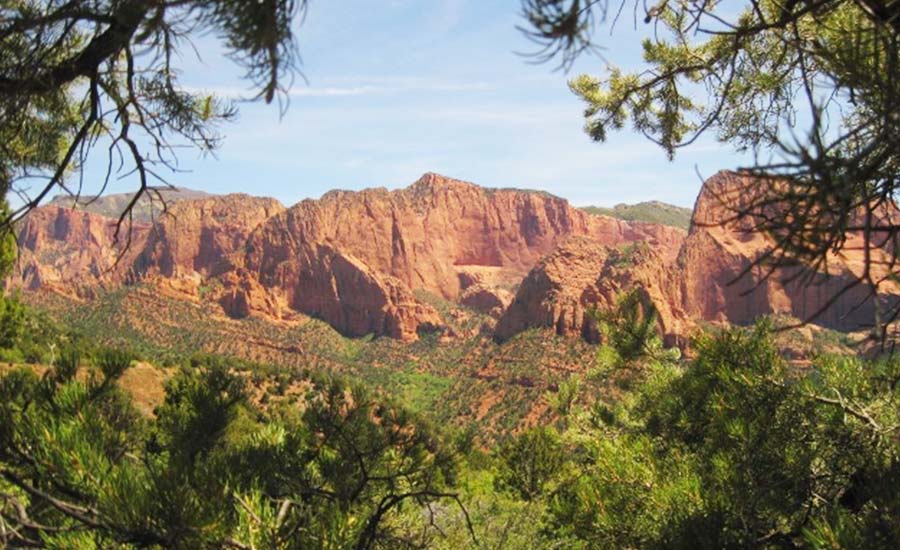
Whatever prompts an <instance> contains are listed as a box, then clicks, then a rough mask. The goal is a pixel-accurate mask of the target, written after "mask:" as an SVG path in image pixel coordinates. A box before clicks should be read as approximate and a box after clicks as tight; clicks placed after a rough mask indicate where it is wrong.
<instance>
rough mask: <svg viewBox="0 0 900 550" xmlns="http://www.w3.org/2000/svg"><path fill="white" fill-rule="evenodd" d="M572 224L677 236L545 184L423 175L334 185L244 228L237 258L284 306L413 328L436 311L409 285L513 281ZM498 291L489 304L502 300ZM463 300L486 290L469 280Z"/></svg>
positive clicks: (674, 241) (356, 326)
mask: <svg viewBox="0 0 900 550" xmlns="http://www.w3.org/2000/svg"><path fill="white" fill-rule="evenodd" d="M570 235H590V236H592V237H593V238H594V239H596V240H597V242H599V243H603V244H620V243H627V242H632V241H636V240H641V241H646V242H648V243H653V244H654V245H655V246H657V247H660V248H661V249H665V248H667V247H669V250H675V249H677V248H678V245H680V242H681V240H682V239H683V238H684V232H683V231H680V230H678V229H675V228H669V227H663V226H657V225H653V224H637V223H635V224H631V223H627V222H622V221H619V220H613V219H611V218H607V217H604V216H591V215H589V214H586V213H584V212H581V211H579V210H577V209H575V208H573V207H571V206H570V205H569V204H568V203H567V202H566V201H564V200H562V199H559V198H556V197H553V196H551V195H548V194H545V193H535V192H524V191H515V190H488V189H483V188H481V187H478V186H476V185H473V184H471V183H465V182H462V181H458V180H453V179H449V178H445V177H442V176H439V175H436V174H426V175H424V176H423V177H422V178H420V179H419V180H418V181H417V182H416V183H414V184H413V185H411V186H410V187H407V188H406V189H402V190H399V191H393V192H391V191H387V190H385V189H370V190H366V191H362V192H358V193H357V192H344V191H332V192H330V193H328V194H326V195H325V196H323V197H322V198H321V199H320V200H306V201H303V202H301V203H299V204H297V205H296V206H294V207H292V208H290V209H288V210H286V211H285V212H282V213H281V214H278V215H276V216H273V217H272V218H270V219H269V220H267V221H266V222H265V223H264V224H263V225H262V226H260V227H259V228H258V229H257V230H256V231H254V233H253V234H252V235H251V236H250V238H249V240H248V242H247V246H246V251H247V253H246V255H245V257H244V259H243V266H244V267H245V268H246V270H247V271H248V272H249V274H250V276H251V277H252V278H254V279H256V280H258V281H259V282H260V284H261V285H262V286H263V287H264V288H266V289H268V290H269V291H270V292H272V293H273V294H274V295H277V296H281V297H283V299H284V301H285V302H286V303H288V304H289V305H290V307H291V308H293V309H296V310H298V311H302V312H304V313H309V314H312V315H315V316H319V317H321V318H323V319H326V320H328V322H330V323H331V324H332V325H333V326H335V327H337V328H338V329H339V330H341V331H343V332H345V333H348V334H360V333H365V331H374V332H375V333H376V334H389V335H394V336H398V337H401V338H410V337H412V335H414V334H415V333H417V332H418V331H420V330H422V329H430V328H432V327H433V326H434V324H435V321H436V314H435V312H434V310H433V309H432V308H430V307H428V306H426V305H424V304H421V303H419V302H417V301H416V300H415V299H414V298H413V297H412V292H411V290H412V289H421V290H426V291H429V292H431V293H433V294H436V295H439V296H442V297H444V298H445V299H448V300H458V299H460V293H461V291H462V289H463V287H464V286H471V285H473V284H475V283H476V282H478V281H484V282H485V283H486V284H487V286H494V287H496V286H499V284H508V285H510V286H511V285H513V284H515V283H516V282H518V280H520V279H521V277H522V276H524V275H525V274H526V273H527V272H528V270H529V269H531V267H532V266H533V265H534V264H535V263H536V262H537V261H538V260H539V259H540V258H541V257H542V256H544V255H545V254H547V253H549V252H550V251H552V250H553V249H554V248H555V246H556V245H557V244H558V243H559V242H561V241H562V240H563V239H564V238H566V237H568V236H570ZM671 254H672V256H673V257H674V252H672V253H671ZM373 296H374V297H373ZM501 296H502V294H501V293H498V294H497V295H496V296H495V298H496V300H497V303H494V304H492V305H491V307H490V308H489V309H488V312H490V311H491V310H494V309H496V308H497V307H502V306H503V301H504V298H503V297H501ZM467 299H468V300H475V302H481V303H482V305H487V304H486V303H485V302H484V301H485V300H487V299H488V298H487V297H486V296H485V295H484V294H481V295H480V297H478V298H476V297H475V291H473V292H472V293H470V295H469V296H468V297H467ZM356 302H358V305H357V304H356ZM339 304H340V305H339ZM494 314H495V315H499V311H495V312H494Z"/></svg>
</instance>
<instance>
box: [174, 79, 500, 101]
mask: <svg viewBox="0 0 900 550" xmlns="http://www.w3.org/2000/svg"><path fill="white" fill-rule="evenodd" d="M494 88H495V87H494V85H492V84H490V83H487V82H452V81H446V82H443V81H433V80H426V79H396V80H394V81H391V80H390V79H384V80H383V81H382V82H374V83H368V82H363V83H359V84H356V85H346V86H321V87H317V86H295V87H293V88H291V90H290V91H289V92H288V95H289V96H290V97H305V98H310V97H321V98H329V97H332V98H338V97H352V96H371V95H391V94H415V93H443V92H482V91H490V90H493V89H494ZM185 90H186V91H188V92H191V93H203V94H212V95H215V96H217V97H221V98H225V99H233V100H247V99H252V98H254V97H255V96H256V94H257V93H258V91H255V90H248V89H244V88H240V87H237V86H186V87H185Z"/></svg>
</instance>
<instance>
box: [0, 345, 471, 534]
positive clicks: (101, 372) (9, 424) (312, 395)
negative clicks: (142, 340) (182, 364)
mask: <svg viewBox="0 0 900 550" xmlns="http://www.w3.org/2000/svg"><path fill="white" fill-rule="evenodd" d="M129 363H130V357H129V356H128V355H127V354H124V353H121V352H101V353H98V354H97V355H96V358H95V364H96V365H97V367H98V368H96V369H93V370H90V371H89V372H87V373H85V374H77V373H76V369H77V368H78V358H77V356H69V355H66V356H65V359H64V360H61V361H60V362H59V363H58V365H57V366H56V367H54V368H53V369H51V370H50V371H48V372H47V373H46V375H45V376H43V377H38V376H36V375H35V374H34V373H33V372H32V371H29V370H24V369H22V370H16V371H12V372H10V373H8V374H6V375H5V376H3V377H2V378H0V521H2V529H0V537H2V539H0V545H7V546H10V547H22V546H38V547H46V548H78V549H90V548H98V549H99V548H103V549H106V548H185V549H187V548H191V549H195V548H238V549H241V548H266V549H269V548H283V549H291V548H298V549H299V548H303V549H308V548H322V549H327V548H376V547H390V548H394V547H398V546H401V545H415V544H416V541H417V540H418V539H420V538H421V537H423V536H425V534H426V533H427V532H428V527H429V526H428V523H427V521H426V520H425V511H426V510H430V509H432V508H431V507H432V506H434V504H435V503H441V502H446V503H448V504H449V505H455V502H454V501H455V498H456V495H455V494H454V493H451V492H448V490H447V487H448V485H449V484H450V483H451V482H452V481H453V479H454V475H455V461H454V460H453V457H452V456H451V454H450V453H449V452H447V451H445V450H444V448H443V447H442V445H441V444H440V442H439V441H438V439H437V438H436V437H435V436H434V435H433V434H432V432H431V431H430V430H429V429H428V428H427V426H425V425H424V424H423V423H421V422H417V421H415V419H414V418H412V417H410V416H409V415H408V414H407V413H406V412H405V411H404V410H402V409H400V408H397V407H394V406H391V405H389V404H385V403H383V402H379V401H377V400H374V399H373V398H372V397H371V396H370V395H368V394H367V392H365V391H363V390H361V389H359V388H356V387H352V386H349V385H347V384H345V383H342V382H339V381H335V380H324V379H323V380H312V379H310V380H306V387H307V392H306V395H305V398H304V401H303V403H302V405H301V406H297V405H296V404H295V405H290V406H283V407H278V406H273V407H271V408H270V409H263V408H261V407H259V406H257V405H254V404H253V403H252V402H251V400H250V399H249V398H248V395H247V390H246V388H245V383H244V379H243V378H242V377H241V376H240V375H237V374H235V373H234V372H233V370H231V369H228V368H225V367H223V365H222V364H220V363H221V362H210V363H204V362H202V361H197V362H195V364H194V365H193V366H192V367H191V368H189V369H185V370H183V371H182V372H181V373H179V374H178V375H177V376H175V377H174V378H173V379H172V380H171V381H170V382H169V384H168V386H167V390H166V397H165V401H164V403H163V404H162V405H161V406H159V407H158V408H157V410H156V416H155V418H152V419H149V418H144V417H141V416H140V415H139V414H138V413H137V412H136V410H135V409H134V408H133V406H132V405H131V403H130V399H129V398H128V396H127V395H126V394H125V393H124V392H123V391H122V390H120V389H119V388H118V386H117V385H116V379H117V378H118V377H119V376H121V375H122V374H123V373H124V372H125V370H126V369H127V368H128V366H129ZM404 507H407V508H411V509H417V510H420V512H419V516H420V518H421V521H419V522H418V525H416V526H415V529H413V527H412V526H409V527H408V528H407V527H405V526H404V525H403V524H401V523H399V522H397V521H396V518H397V516H398V512H399V511H400V510H401V509H403V508H404Z"/></svg>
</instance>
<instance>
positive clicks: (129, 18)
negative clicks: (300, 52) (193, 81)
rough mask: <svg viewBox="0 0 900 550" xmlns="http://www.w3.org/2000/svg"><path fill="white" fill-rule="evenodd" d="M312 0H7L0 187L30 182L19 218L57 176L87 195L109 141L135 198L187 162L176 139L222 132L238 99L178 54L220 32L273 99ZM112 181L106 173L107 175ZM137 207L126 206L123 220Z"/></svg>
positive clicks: (188, 141) (197, 142) (204, 141)
mask: <svg viewBox="0 0 900 550" xmlns="http://www.w3.org/2000/svg"><path fill="white" fill-rule="evenodd" d="M305 4H306V3H305V0H259V1H253V2H247V1H244V0H155V1H152V2H150V1H145V0H78V1H57V0H49V1H42V0H2V2H0V196H5V195H6V193H7V192H8V191H10V190H11V191H14V192H17V193H19V194H20V196H21V198H22V202H23V205H22V206H21V207H19V208H18V209H16V210H15V211H14V212H12V213H11V215H6V216H4V219H3V220H0V221H2V222H5V224H8V223H9V222H10V221H12V220H15V219H17V218H19V217H21V216H22V215H24V214H25V213H27V212H28V211H29V210H30V209H31V208H33V207H35V206H36V205H38V204H39V203H40V201H41V200H42V199H43V198H45V197H46V196H47V195H48V193H50V192H51V191H52V190H54V189H55V188H61V189H62V190H63V191H64V192H66V193H69V194H71V195H73V196H77V195H79V194H80V191H81V183H82V182H81V179H80V174H81V171H80V169H81V167H82V166H83V164H84V162H85V161H86V159H87V158H88V155H89V154H90V152H91V151H92V150H93V149H95V148H96V146H98V145H102V146H103V149H105V154H106V155H107V156H108V159H107V160H108V166H109V168H108V171H107V175H106V182H108V181H109V178H110V177H112V176H113V175H114V174H118V175H130V174H135V176H136V178H137V179H138V181H139V183H138V185H137V191H136V193H135V195H134V197H133V200H132V203H131V205H133V204H134V203H135V202H137V200H138V199H139V198H140V197H141V196H142V195H143V194H144V193H147V192H148V191H150V192H152V184H153V182H154V180H155V181H156V182H163V183H164V182H165V179H164V178H165V177H166V175H167V174H166V170H167V169H173V168H176V166H177V158H176V156H175V151H176V149H177V148H178V147H179V146H183V145H189V146H193V147H196V148H199V149H200V150H202V151H209V150H212V149H214V148H215V147H216V146H217V145H218V143H219V140H220V137H221V136H220V135H219V134H218V131H217V124H218V123H220V122H222V121H225V120H228V119H230V118H232V117H233V116H234V114H235V110H234V106H233V105H231V104H228V103H225V102H222V101H220V100H218V99H216V98H214V97H212V96H209V95H204V94H199V93H195V92H192V91H190V90H188V89H186V88H185V87H183V86H182V85H181V84H180V83H179V73H178V67H177V65H176V64H175V61H174V60H176V59H177V57H178V55H179V54H182V53H184V52H185V50H189V49H190V47H191V46H190V43H189V42H190V40H191V38H192V37H195V36H196V35H197V34H198V33H211V34H213V35H214V36H216V37H217V38H218V39H219V40H220V41H221V42H222V44H223V45H224V46H225V48H226V50H227V52H228V54H229V56H230V58H231V59H232V60H233V61H234V62H235V63H237V64H238V65H239V66H240V67H242V68H243V69H244V71H245V76H246V78H247V79H249V80H250V82H251V83H252V85H253V86H254V87H255V88H256V89H257V90H258V91H259V92H258V96H257V97H258V98H260V99H263V100H265V101H266V102H272V101H273V100H275V99H276V98H277V97H278V94H279V92H281V91H284V90H285V89H286V86H288V85H289V84H290V82H291V80H292V78H293V76H294V74H295V71H296V61H297V56H296V46H295V42H294V36H293V33H292V23H293V22H294V19H295V16H297V15H298V14H300V13H302V12H303V10H304V9H305ZM104 187H105V184H104ZM128 212H130V208H126V209H125V211H124V212H123V213H122V216H123V218H122V219H121V220H120V222H121V221H123V220H124V218H125V217H126V216H127V214H128Z"/></svg>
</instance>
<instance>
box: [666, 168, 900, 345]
mask: <svg viewBox="0 0 900 550" xmlns="http://www.w3.org/2000/svg"><path fill="white" fill-rule="evenodd" d="M758 189H759V183H758V182H756V181H754V180H753V178H751V177H750V176H747V175H744V174H739V173H735V172H719V173H718V174H716V175H715V176H713V177H712V178H710V179H709V180H707V181H706V182H705V183H704V186H703V189H702V190H701V192H700V195H699V196H698V198H697V203H696V205H695V207H694V216H693V224H692V228H691V231H690V233H689V235H688V238H687V239H686V240H685V243H684V246H683V247H682V250H681V252H680V254H679V258H678V266H679V270H680V271H681V273H682V275H681V278H682V281H683V286H682V292H683V296H684V298H683V301H684V309H685V312H686V313H687V315H689V316H690V317H693V318H697V319H705V320H708V321H727V322H730V323H735V324H747V323H750V322H752V321H753V320H754V319H756V318H757V317H759V316H760V315H764V314H769V313H785V314H789V315H792V316H794V317H797V318H800V319H804V320H807V319H810V318H813V316H814V315H816V316H815V318H813V321H815V322H816V323H818V324H821V325H824V326H827V327H830V328H835V329H838V330H845V331H852V330H859V329H861V328H863V327H864V326H866V325H871V323H872V322H873V319H874V316H875V312H874V309H875V303H874V300H873V298H872V297H871V295H870V293H869V290H868V288H866V286H865V285H856V286H852V287H850V289H849V290H847V291H845V292H843V294H841V291H842V290H843V289H845V288H846V287H848V285H851V283H853V282H854V281H855V280H856V278H857V276H858V275H860V274H861V273H862V269H863V265H864V254H863V252H862V248H863V247H862V236H861V235H859V234H850V235H849V236H848V239H847V245H846V246H845V248H844V251H843V252H842V253H841V254H840V255H831V256H830V257H829V258H828V262H827V266H828V271H827V272H825V271H821V272H817V273H814V274H812V276H811V278H810V279H800V278H798V277H797V275H799V274H800V269H801V268H799V267H785V268H779V269H777V270H776V271H775V272H774V273H773V274H772V275H771V276H769V277H766V276H765V275H766V273H767V269H766V268H764V267H754V266H753V264H754V261H755V260H756V259H758V258H760V257H761V256H762V255H763V254H765V253H766V252H767V251H770V250H772V248H773V246H774V241H773V240H772V239H771V238H770V237H769V236H767V235H764V234H762V233H759V232H754V231H751V229H752V227H753V225H754V224H755V222H754V221H753V220H752V219H744V220H742V221H740V222H738V221H728V220H730V219H731V218H733V217H734V211H735V209H740V208H742V207H745V206H746V204H747V201H748V200H750V198H752V196H753V193H754V190H758ZM726 205H727V206H726ZM769 215H778V213H769ZM876 253H877V251H876ZM875 260H876V263H877V262H878V261H880V260H879V258H877V257H876V258H875ZM875 269H878V267H877V266H876V267H875ZM884 275H886V272H885V273H878V274H876V278H881V277H883V276H884ZM792 279H793V280H792ZM881 292H882V295H881V297H880V298H879V299H880V300H881V302H882V304H881V305H882V307H884V308H886V309H887V308H890V307H892V306H893V305H895V304H897V303H898V299H900V289H898V288H897V286H896V285H893V284H890V283H887V284H884V285H883V287H882V288H881ZM839 294H840V296H838V295H839ZM835 296H837V298H836V299H835V300H834V302H833V303H830V304H829V301H830V300H832V298H833V297H835ZM826 306H828V307H827V308H826ZM823 308H825V309H824V311H823ZM817 314H818V315H817Z"/></svg>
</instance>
